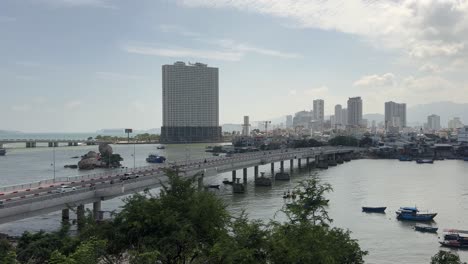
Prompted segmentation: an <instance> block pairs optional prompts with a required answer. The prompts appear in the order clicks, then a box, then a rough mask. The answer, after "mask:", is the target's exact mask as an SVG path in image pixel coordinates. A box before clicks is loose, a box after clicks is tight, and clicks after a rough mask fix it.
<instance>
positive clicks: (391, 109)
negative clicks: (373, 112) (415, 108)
mask: <svg viewBox="0 0 468 264" xmlns="http://www.w3.org/2000/svg"><path fill="white" fill-rule="evenodd" d="M404 127H406V104H399V103H395V102H392V101H390V102H386V103H385V129H386V130H387V131H388V130H390V129H392V130H401V129H403V128H404ZM395 128H396V129H395Z"/></svg>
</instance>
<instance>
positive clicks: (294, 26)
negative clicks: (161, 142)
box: [0, 0, 468, 132]
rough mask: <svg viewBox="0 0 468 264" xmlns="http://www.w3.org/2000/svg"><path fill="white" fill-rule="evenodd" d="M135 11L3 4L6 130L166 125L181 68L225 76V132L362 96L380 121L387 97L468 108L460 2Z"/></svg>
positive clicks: (149, 6) (0, 113)
mask: <svg viewBox="0 0 468 264" xmlns="http://www.w3.org/2000/svg"><path fill="white" fill-rule="evenodd" d="M138 3H139V4H138V5H134V3H133V2H128V1H122V0H115V1H112V0H38V1H32V0H28V1H16V0H4V1H2V3H0V35H1V36H2V41H1V42H0V56H1V57H2V61H1V62H0V78H1V79H2V86H1V91H2V98H3V100H2V104H1V105H0V119H1V120H2V126H1V128H2V129H11V130H21V131H25V132H27V131H34V132H46V131H47V132H49V131H61V132H80V131H95V130H97V129H101V128H120V127H134V128H139V129H148V128H156V127H160V126H161V123H162V120H161V111H162V105H161V101H162V98H161V89H162V88H161V66H162V65H163V64H172V63H173V62H175V61H179V60H182V61H186V62H188V61H190V62H202V63H206V64H208V65H209V66H213V67H217V68H219V80H220V83H219V92H220V100H219V104H220V123H221V124H223V123H241V118H242V116H243V115H249V116H251V119H252V120H267V119H271V118H276V117H281V116H285V115H286V114H293V113H295V112H298V111H301V110H310V109H311V108H312V101H313V100H314V99H324V100H325V115H330V114H332V113H333V108H334V106H335V104H343V105H344V104H345V103H346V101H347V99H348V97H353V96H361V97H362V99H363V112H364V113H381V114H383V112H384V107H383V106H384V102H386V101H390V100H393V101H397V102H403V103H406V104H407V105H408V108H411V107H412V106H415V105H418V104H424V103H430V102H438V101H452V102H455V103H466V102H468V85H467V83H466V80H464V79H463V77H464V76H465V74H466V72H467V70H468V66H467V64H466V61H467V60H466V59H467V55H468V53H467V51H466V43H467V40H468V39H467V36H468V34H467V33H468V21H467V19H466V17H467V16H466V15H467V13H468V4H467V3H466V2H463V1H424V2H423V1H398V2H394V1H381V2H360V1H346V2H341V1H328V2H314V1H292V0H281V1H280V0H278V1H261V0H250V1H245V0H244V1H240V0H239V1H236V0H234V1H232V0H231V1H227V0H217V1H210V0H183V1H182V0H181V1H150V0H148V1H138ZM247 29H248V30H247ZM436 114H437V113H436ZM408 115H409V117H408V119H411V116H410V113H409V114H408ZM109 117H113V118H109ZM116 117H118V118H116ZM445 118H446V119H448V118H450V117H445ZM410 121H420V122H421V123H422V122H423V121H424V120H410Z"/></svg>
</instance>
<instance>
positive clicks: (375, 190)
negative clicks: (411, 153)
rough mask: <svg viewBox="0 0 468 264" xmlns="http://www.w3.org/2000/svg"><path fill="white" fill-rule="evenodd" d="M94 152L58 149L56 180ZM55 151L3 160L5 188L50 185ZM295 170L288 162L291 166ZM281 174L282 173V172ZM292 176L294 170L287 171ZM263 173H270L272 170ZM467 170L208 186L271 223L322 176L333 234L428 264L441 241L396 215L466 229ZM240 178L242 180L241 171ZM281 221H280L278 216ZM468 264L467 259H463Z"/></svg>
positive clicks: (385, 171) (184, 153) (442, 166)
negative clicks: (414, 209) (236, 188)
mask: <svg viewBox="0 0 468 264" xmlns="http://www.w3.org/2000/svg"><path fill="white" fill-rule="evenodd" d="M96 148H97V147H96V146H89V147H64V148H57V149H56V150H57V153H56V157H57V168H58V170H57V176H66V175H76V174H77V173H86V172H79V171H77V170H69V169H64V168H63V165H65V164H72V163H74V162H77V160H73V159H70V157H72V156H76V155H82V154H84V153H85V152H87V151H89V150H95V149H96ZM204 148H205V145H202V144H196V145H170V146H168V147H167V149H165V150H156V147H155V146H154V145H137V146H136V147H135V150H136V151H135V153H136V166H139V165H144V164H146V163H145V161H144V158H146V156H147V154H148V153H150V152H159V153H161V154H163V155H165V156H167V157H168V158H169V159H171V160H176V159H186V158H195V157H197V158H200V157H201V156H202V155H203V156H206V157H208V156H210V155H209V154H208V153H205V152H204ZM114 150H115V152H117V153H121V154H122V156H123V157H124V158H125V161H124V165H125V166H129V167H132V166H133V157H132V154H133V145H117V146H114ZM51 151H52V150H51V149H49V148H37V149H15V150H12V151H10V152H9V153H8V155H7V156H5V157H0V185H8V184H14V183H20V182H24V181H32V180H39V179H43V178H51V177H52V168H51V166H50V164H51V159H52V154H51V153H52V152H51ZM285 165H289V162H285ZM276 167H277V168H278V165H277V166H276ZM286 169H288V168H287V167H286ZM260 171H265V172H266V173H267V174H269V172H270V167H269V165H265V166H262V167H261V168H260ZM467 172H468V162H464V161H457V160H446V161H437V162H435V163H434V164H416V163H413V162H399V161H394V160H355V161H352V162H348V163H345V164H343V165H339V166H338V167H333V168H330V169H328V170H312V171H311V172H309V171H308V170H307V169H303V170H301V171H298V170H297V169H296V170H294V173H293V177H292V179H291V181H290V182H275V183H274V185H273V186H272V187H268V188H265V187H257V188H255V187H254V186H253V184H252V183H253V168H250V169H249V170H248V173H249V185H248V188H247V192H246V193H245V194H240V195H239V194H236V195H233V194H232V192H231V188H230V186H223V185H222V183H221V181H222V180H223V178H224V177H229V178H230V176H231V174H230V173H224V174H221V175H217V176H213V177H208V178H206V179H205V184H210V183H217V184H221V189H220V190H219V191H216V192H217V193H218V195H219V196H220V197H221V198H222V199H223V200H224V201H225V202H226V203H227V204H228V205H229V209H230V210H231V211H233V212H240V211H241V210H246V212H247V213H248V214H249V216H250V217H251V218H257V219H263V220H265V221H267V220H269V219H271V218H273V217H274V216H275V213H276V212H278V210H279V209H281V207H282V206H283V204H284V200H283V198H282V194H283V192H284V191H286V190H287V189H292V188H293V187H294V186H295V185H296V184H297V182H298V181H300V180H303V179H306V178H307V177H309V173H314V174H317V175H318V177H319V178H320V179H322V180H323V181H324V182H328V183H330V184H331V185H332V187H333V189H334V191H333V192H332V193H330V194H329V195H328V196H329V199H330V208H329V212H330V216H331V217H332V218H333V219H334V222H333V226H337V227H341V228H348V229H349V230H351V231H352V237H353V238H356V239H358V240H359V243H360V245H361V247H362V248H363V249H365V250H368V251H369V255H368V256H367V257H366V261H367V262H369V263H429V261H430V257H431V256H432V255H434V254H435V253H437V251H438V250H439V245H438V243H437V241H438V237H437V235H436V234H426V233H419V232H416V231H414V230H413V229H412V227H413V226H414V223H408V222H402V221H397V220H396V219H395V213H394V211H395V210H397V209H398V208H399V207H400V206H414V205H417V206H418V207H420V208H422V209H429V210H431V211H435V212H438V213H439V214H438V215H437V217H436V218H435V221H434V223H432V225H435V226H438V227H439V228H440V229H443V228H458V229H468V179H467V176H468V173H467ZM237 175H238V177H242V176H241V175H242V174H241V171H238V174H237ZM119 205H121V199H119V198H117V199H114V200H111V201H106V202H103V206H102V208H103V210H113V209H116V208H118V206H119ZM361 206H387V211H386V212H387V213H386V214H366V213H362V212H361ZM276 217H277V219H279V220H281V219H282V218H281V217H282V216H281V214H277V215H276ZM59 225H60V213H59V212H57V213H53V214H49V215H45V216H41V217H36V218H32V219H25V220H22V221H17V222H15V223H9V224H5V225H1V226H0V232H4V233H9V234H16V235H17V234H21V233H22V232H23V231H24V230H39V229H45V230H54V229H56V228H58V227H59ZM458 253H459V254H460V256H461V258H462V260H464V261H468V252H467V251H459V252H458Z"/></svg>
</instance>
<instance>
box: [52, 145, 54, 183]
mask: <svg viewBox="0 0 468 264" xmlns="http://www.w3.org/2000/svg"><path fill="white" fill-rule="evenodd" d="M52 149H53V150H52V156H53V158H54V163H53V164H54V183H55V142H54V143H53V148H52Z"/></svg>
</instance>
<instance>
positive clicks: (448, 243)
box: [439, 229, 468, 248]
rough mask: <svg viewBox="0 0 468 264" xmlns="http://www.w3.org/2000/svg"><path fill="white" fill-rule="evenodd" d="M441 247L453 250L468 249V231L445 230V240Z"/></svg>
mask: <svg viewBox="0 0 468 264" xmlns="http://www.w3.org/2000/svg"><path fill="white" fill-rule="evenodd" d="M439 243H440V245H442V246H444V247H452V248H468V231H464V230H457V229H444V235H443V240H442V241H439Z"/></svg>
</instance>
